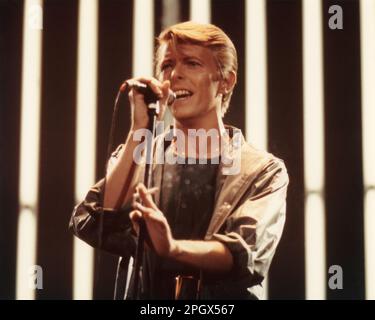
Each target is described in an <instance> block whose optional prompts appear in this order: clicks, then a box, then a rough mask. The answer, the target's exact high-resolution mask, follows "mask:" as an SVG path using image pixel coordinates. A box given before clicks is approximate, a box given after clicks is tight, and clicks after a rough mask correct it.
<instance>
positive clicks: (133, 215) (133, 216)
mask: <svg viewBox="0 0 375 320" xmlns="http://www.w3.org/2000/svg"><path fill="white" fill-rule="evenodd" d="M129 218H130V221H131V222H132V225H133V229H134V230H135V232H136V233H137V234H139V221H141V219H142V213H141V212H140V211H138V210H134V211H132V212H130V214H129Z"/></svg>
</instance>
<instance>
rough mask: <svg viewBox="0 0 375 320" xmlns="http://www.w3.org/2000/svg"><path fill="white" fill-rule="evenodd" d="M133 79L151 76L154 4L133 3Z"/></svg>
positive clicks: (146, 2) (143, 0)
mask: <svg viewBox="0 0 375 320" xmlns="http://www.w3.org/2000/svg"><path fill="white" fill-rule="evenodd" d="M133 39H134V40H133V77H140V76H152V74H153V55H154V3H153V1H151V0H137V1H134V29H133Z"/></svg>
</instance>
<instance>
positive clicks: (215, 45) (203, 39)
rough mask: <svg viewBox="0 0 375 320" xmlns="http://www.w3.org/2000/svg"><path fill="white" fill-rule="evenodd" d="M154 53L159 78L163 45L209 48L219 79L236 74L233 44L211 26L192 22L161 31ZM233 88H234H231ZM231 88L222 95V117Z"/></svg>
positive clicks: (222, 33)
mask: <svg viewBox="0 0 375 320" xmlns="http://www.w3.org/2000/svg"><path fill="white" fill-rule="evenodd" d="M157 42H158V43H157V49H156V52H155V63H154V64H155V73H156V75H157V76H159V74H160V72H161V70H160V64H161V61H160V59H161V46H162V44H163V43H168V42H172V43H173V44H174V45H176V44H194V45H199V46H203V47H206V48H209V49H210V50H211V51H212V53H213V55H214V58H215V60H216V63H217V66H218V71H219V74H220V77H221V79H223V80H225V79H226V78H227V77H228V75H229V73H230V72H234V73H236V74H237V70H238V62H237V51H236V48H235V47H234V44H233V42H232V41H231V40H230V39H229V37H228V36H227V35H226V34H225V32H224V31H223V30H221V29H220V28H219V27H217V26H215V25H213V24H200V23H195V22H192V21H187V22H182V23H178V24H175V25H173V26H170V27H169V28H167V29H165V30H163V31H162V32H161V33H160V35H159V37H158V38H157ZM233 87H234V86H233ZM233 87H232V88H230V90H229V91H228V92H226V93H224V94H223V98H222V105H221V111H222V115H224V114H225V112H226V111H227V110H228V107H229V102H230V99H231V97H232V93H233Z"/></svg>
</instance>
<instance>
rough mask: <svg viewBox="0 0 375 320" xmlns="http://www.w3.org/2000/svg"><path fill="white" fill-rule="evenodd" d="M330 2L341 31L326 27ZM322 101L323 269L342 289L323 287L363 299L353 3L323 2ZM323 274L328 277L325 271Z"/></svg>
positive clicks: (358, 98)
mask: <svg viewBox="0 0 375 320" xmlns="http://www.w3.org/2000/svg"><path fill="white" fill-rule="evenodd" d="M331 5H340V6H341V7H342V9H343V13H344V29H343V30H331V29H330V28H329V27H328V21H329V18H330V17H331V16H332V14H329V13H328V8H329V7H330V6H331ZM323 17H324V25H323V31H324V70H325V74H324V84H325V86H324V91H325V96H324V103H325V132H326V135H325V167H326V178H325V183H326V192H325V199H326V216H327V270H328V268H329V266H331V265H340V266H341V267H342V269H343V274H344V277H343V279H344V282H343V285H344V286H343V289H342V290H332V289H330V288H329V287H327V298H328V299H363V298H364V295H365V287H364V243H363V174H362V141H361V74H360V31H359V28H360V26H359V4H358V1H353V0H350V1H336V0H335V1H325V2H324V5H323ZM327 275H328V277H329V276H331V275H329V274H328V273H327Z"/></svg>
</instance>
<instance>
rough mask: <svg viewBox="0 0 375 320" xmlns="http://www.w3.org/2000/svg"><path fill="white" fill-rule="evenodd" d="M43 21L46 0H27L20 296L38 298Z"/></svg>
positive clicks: (18, 286)
mask: <svg viewBox="0 0 375 320" xmlns="http://www.w3.org/2000/svg"><path fill="white" fill-rule="evenodd" d="M42 24H43V2H42V1H41V0H26V1H25V3H24V17H23V52H22V70H23V72H22V92H21V140H20V145H21V147H20V149H21V150H20V180H19V199H20V213H19V221H18V238H17V275H16V298H17V299H35V290H33V289H32V288H31V289H30V287H29V283H30V281H29V280H30V279H29V278H28V277H29V274H28V271H29V269H30V267H32V266H33V265H35V264H36V232H37V230H36V228H37V215H38V181H39V178H38V177H39V149H40V141H39V135H40V108H41V100H40V99H41V50H42V30H41V29H40V28H41V27H42Z"/></svg>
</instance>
